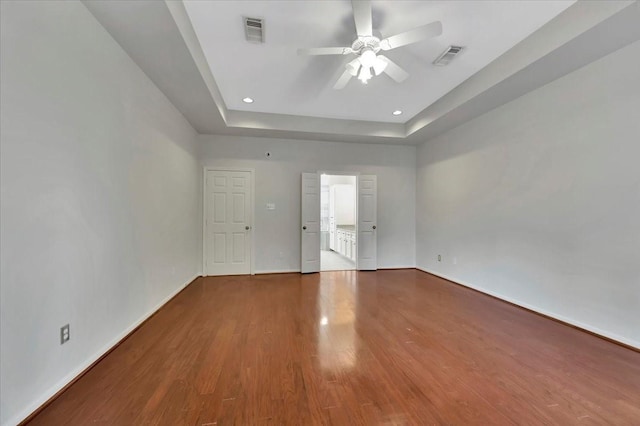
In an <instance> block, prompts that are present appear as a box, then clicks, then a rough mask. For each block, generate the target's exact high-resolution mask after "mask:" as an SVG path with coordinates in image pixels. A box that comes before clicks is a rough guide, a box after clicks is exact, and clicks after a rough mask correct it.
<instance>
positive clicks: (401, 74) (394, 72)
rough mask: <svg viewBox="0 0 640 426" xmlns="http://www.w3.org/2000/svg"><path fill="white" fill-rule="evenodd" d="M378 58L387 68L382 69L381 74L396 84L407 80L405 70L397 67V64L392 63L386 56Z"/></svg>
mask: <svg viewBox="0 0 640 426" xmlns="http://www.w3.org/2000/svg"><path fill="white" fill-rule="evenodd" d="M378 58H379V59H380V60H381V61H384V62H386V64H387V66H386V67H384V69H383V71H382V72H384V73H386V74H387V75H388V76H389V77H391V78H392V79H393V80H395V81H396V83H402V82H403V81H405V80H406V79H407V77H409V74H407V72H406V71H405V70H403V69H402V68H400V67H399V66H398V64H396V63H395V62H393V61H392V60H391V59H389V58H387V57H386V56H383V55H378Z"/></svg>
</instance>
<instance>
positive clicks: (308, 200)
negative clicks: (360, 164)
mask: <svg viewBox="0 0 640 426" xmlns="http://www.w3.org/2000/svg"><path fill="white" fill-rule="evenodd" d="M301 200H302V206H301V210H302V217H301V227H302V229H301V235H300V240H301V244H302V245H301V252H300V260H301V265H300V271H301V272H302V273H303V274H304V273H308V272H320V177H319V176H318V174H317V173H303V174H302V196H301Z"/></svg>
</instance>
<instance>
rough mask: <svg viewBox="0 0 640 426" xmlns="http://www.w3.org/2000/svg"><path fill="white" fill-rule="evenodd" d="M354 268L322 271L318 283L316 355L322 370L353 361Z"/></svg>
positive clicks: (355, 344) (355, 346) (355, 343)
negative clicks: (328, 271)
mask: <svg viewBox="0 0 640 426" xmlns="http://www.w3.org/2000/svg"><path fill="white" fill-rule="evenodd" d="M357 286H358V283H357V272H356V271H336V272H331V273H328V274H323V275H322V276H321V279H320V285H319V286H318V299H317V300H318V312H319V313H320V317H319V318H318V334H317V336H318V358H319V360H320V367H321V368H322V369H323V370H332V371H335V370H339V369H350V368H352V367H353V366H354V364H355V362H356V355H357V351H358V339H357V334H356V330H355V321H356V317H357V314H358V306H357V298H356V292H357Z"/></svg>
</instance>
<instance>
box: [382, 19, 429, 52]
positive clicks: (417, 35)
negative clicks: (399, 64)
mask: <svg viewBox="0 0 640 426" xmlns="http://www.w3.org/2000/svg"><path fill="white" fill-rule="evenodd" d="M440 34H442V23H441V22H440V21H436V22H432V23H430V24H427V25H423V26H421V27H418V28H414V29H412V30H409V31H405V32H403V33H400V34H396V35H394V36H391V37H387V38H385V39H384V40H381V41H380V48H381V49H382V50H391V49H395V48H397V47H402V46H406V45H407V44H411V43H416V42H419V41H422V40H426V39H428V38H433V37H438V36H439V35H440Z"/></svg>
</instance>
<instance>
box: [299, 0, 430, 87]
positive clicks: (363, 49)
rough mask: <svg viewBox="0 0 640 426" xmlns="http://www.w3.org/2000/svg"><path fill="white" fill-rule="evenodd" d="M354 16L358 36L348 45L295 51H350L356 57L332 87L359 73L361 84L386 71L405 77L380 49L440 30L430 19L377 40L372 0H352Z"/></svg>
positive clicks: (343, 83)
mask: <svg viewBox="0 0 640 426" xmlns="http://www.w3.org/2000/svg"><path fill="white" fill-rule="evenodd" d="M351 6H352V8H353V19H354V21H355V23H356V32H357V36H358V38H357V39H356V40H355V41H354V42H353V44H351V47H317V48H309V49H298V55H349V54H354V55H355V56H356V58H355V59H354V60H352V61H351V62H349V63H348V64H347V65H346V69H345V71H344V73H342V75H341V76H340V77H339V78H338V80H337V81H336V83H335V84H334V86H333V88H334V89H342V88H344V87H345V86H346V85H347V83H348V82H349V80H351V77H356V76H357V77H358V80H360V81H362V82H363V83H364V84H367V82H368V81H369V80H370V79H371V77H373V76H374V75H380V74H381V73H383V72H384V73H385V74H387V75H388V76H389V77H391V78H392V79H393V80H395V81H396V82H398V83H400V82H402V81H404V80H405V79H406V78H407V77H409V74H407V72H406V71H405V70H403V69H402V68H400V67H399V66H398V65H397V64H396V63H395V62H393V61H391V60H390V59H389V58H387V57H386V56H384V55H378V52H380V51H381V50H391V49H395V48H398V47H402V46H406V45H408V44H412V43H416V42H418V41H421V40H425V39H428V38H432V37H437V36H439V35H440V34H442V24H441V23H440V21H436V22H432V23H430V24H426V25H423V26H421V27H418V28H414V29H412V30H409V31H405V32H403V33H400V34H396V35H394V36H391V37H387V38H385V39H382V40H380V39H379V38H378V37H376V36H374V35H373V28H372V24H371V1H370V0H351Z"/></svg>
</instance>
